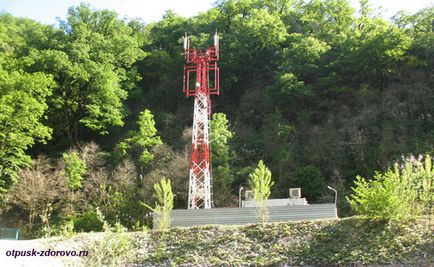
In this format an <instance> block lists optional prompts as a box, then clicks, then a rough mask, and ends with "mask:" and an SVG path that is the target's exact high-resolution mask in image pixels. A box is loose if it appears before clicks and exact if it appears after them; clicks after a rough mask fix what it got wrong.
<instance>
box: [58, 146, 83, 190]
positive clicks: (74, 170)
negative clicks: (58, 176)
mask: <svg viewBox="0 0 434 267" xmlns="http://www.w3.org/2000/svg"><path fill="white" fill-rule="evenodd" d="M63 161H64V162H65V174H64V175H65V176H66V178H67V181H68V186H69V188H71V189H73V190H75V189H79V188H81V182H82V180H83V175H84V174H85V173H86V170H87V169H86V164H85V163H84V162H83V160H82V159H80V156H79V154H78V153H77V152H76V151H72V152H69V153H64V154H63Z"/></svg>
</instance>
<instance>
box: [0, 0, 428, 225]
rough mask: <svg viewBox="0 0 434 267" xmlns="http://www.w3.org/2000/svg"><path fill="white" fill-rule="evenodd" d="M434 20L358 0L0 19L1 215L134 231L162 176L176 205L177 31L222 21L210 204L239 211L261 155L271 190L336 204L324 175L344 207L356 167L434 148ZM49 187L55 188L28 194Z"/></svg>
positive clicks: (181, 177) (185, 145)
mask: <svg viewBox="0 0 434 267" xmlns="http://www.w3.org/2000/svg"><path fill="white" fill-rule="evenodd" d="M433 18H434V7H430V8H426V9H423V10H420V11H419V12H417V13H415V14H405V13H398V14H397V15H396V16H394V17H393V19H391V20H390V21H386V20H384V19H382V18H381V17H379V16H378V15H376V11H375V10H371V8H370V7H369V3H368V1H365V0H363V1H361V9H360V11H359V12H355V10H354V9H353V8H352V7H351V5H350V4H349V2H348V1H346V0H332V1H325V0H313V1H301V0H296V1H290V0H279V1H259V0H222V1H218V2H217V3H216V5H215V7H213V8H212V9H210V10H208V11H206V12H203V13H200V14H199V15H197V16H194V17H192V18H183V17H181V16H178V15H176V14H175V13H173V12H171V11H168V12H167V13H166V14H165V15H164V17H163V19H162V20H161V21H159V22H156V23H149V24H145V23H143V22H142V21H138V20H128V19H119V18H118V16H117V14H116V13H115V12H113V11H106V10H102V11H98V10H93V9H92V8H91V7H89V6H87V5H86V4H81V5H79V6H77V7H71V8H70V9H69V11H68V15H67V17H66V19H65V20H62V21H59V23H58V24H57V25H55V26H49V25H42V24H39V23H37V22H34V21H32V20H29V19H23V18H16V17H13V16H11V15H9V14H0V208H1V209H2V213H3V214H6V216H2V217H1V219H0V221H4V223H5V224H11V225H15V224H16V222H17V221H21V222H22V223H23V224H24V223H25V222H27V223H30V225H32V224H33V223H35V224H37V225H39V226H41V225H43V224H44V225H45V226H46V227H51V226H52V225H53V224H50V223H48V222H49V221H50V222H53V223H54V224H56V225H63V224H66V223H68V224H70V223H71V222H73V223H74V225H75V226H83V227H84V228H82V229H85V228H86V225H92V222H94V221H95V220H96V215H95V209H96V208H97V207H98V208H100V210H101V212H102V213H103V214H104V215H105V217H106V219H107V220H109V221H112V222H114V221H117V220H119V221H121V223H122V224H123V225H125V226H127V227H129V228H135V227H140V226H141V225H142V224H145V223H146V220H147V219H146V218H143V213H144V212H145V211H146V210H145V208H144V207H142V205H140V201H144V202H146V203H150V202H151V200H152V193H153V192H152V191H153V184H154V183H156V182H158V181H160V180H161V178H162V177H167V178H169V179H171V185H172V188H173V193H174V196H175V197H174V205H175V208H184V207H185V206H186V202H187V183H188V159H189V149H190V142H191V122H192V99H187V98H185V97H184V96H183V95H182V92H181V87H182V65H183V56H182V52H183V51H182V38H181V37H182V35H183V34H184V32H188V33H189V34H190V35H191V44H192V46H194V47H205V46H207V45H208V44H209V43H211V42H212V40H211V36H212V34H214V32H215V30H216V29H218V31H219V33H220V37H221V44H220V48H221V49H220V50H221V51H220V52H221V55H220V67H221V88H222V90H221V95H220V96H218V97H213V100H212V101H213V107H212V110H213V112H218V113H219V114H216V115H214V116H213V118H212V122H211V126H212V127H213V128H212V129H211V140H212V144H211V146H212V150H213V151H212V158H213V162H214V167H213V173H214V188H213V190H214V193H215V195H214V200H215V205H216V206H227V205H236V201H237V193H238V189H239V187H240V186H246V185H247V179H248V174H249V173H251V172H252V171H253V168H254V166H255V164H256V163H257V162H258V161H259V160H263V161H264V162H265V163H266V164H267V166H268V167H269V168H270V171H271V172H272V173H273V178H272V180H273V182H274V183H275V185H276V186H274V187H273V190H272V192H271V197H287V194H288V187H301V188H302V195H303V196H306V197H307V198H308V201H309V202H325V201H330V202H331V201H333V200H332V199H333V194H332V193H331V192H329V191H327V190H326V186H327V185H330V186H333V187H335V188H338V189H339V196H340V201H339V207H340V208H341V213H340V214H341V215H345V214H349V213H350V212H351V210H350V207H349V205H348V203H346V202H345V198H344V197H343V196H344V195H345V194H347V193H348V192H350V188H351V187H352V186H354V179H355V177H356V176H357V175H360V176H361V177H372V176H373V175H374V173H375V171H377V170H378V171H385V170H387V169H388V168H389V167H391V166H393V164H394V162H396V160H397V159H399V158H400V157H401V156H402V155H405V156H406V155H408V154H410V153H413V154H414V155H417V154H427V153H431V154H432V152H433V144H434V120H433V114H434V105H433V99H432V95H433V93H434V91H433V90H434V88H433V86H432V85H433V84H434V80H433V79H434V77H433V75H432V71H433V68H434V47H433V45H432V44H433V43H434V32H433V24H432V21H433ZM43 155H45V156H43ZM32 158H33V159H34V161H33V164H32V163H31V162H32ZM32 177H33V178H32ZM51 183H54V185H53V188H58V189H56V190H57V191H58V192H56V193H55V194H52V193H50V192H46V191H45V190H43V191H42V192H44V194H41V195H39V196H37V201H35V202H34V203H31V202H29V199H28V198H25V197H23V194H27V192H28V191H29V190H31V189H30V188H33V189H34V190H38V188H41V187H43V185H44V184H45V185H46V184H51ZM35 212H37V213H38V214H36V213H35ZM17 218H19V220H17ZM87 230H89V229H87Z"/></svg>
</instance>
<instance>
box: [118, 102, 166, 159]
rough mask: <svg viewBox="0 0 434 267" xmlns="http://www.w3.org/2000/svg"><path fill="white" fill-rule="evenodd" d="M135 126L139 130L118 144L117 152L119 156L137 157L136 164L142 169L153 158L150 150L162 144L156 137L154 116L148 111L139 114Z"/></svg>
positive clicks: (132, 132)
mask: <svg viewBox="0 0 434 267" xmlns="http://www.w3.org/2000/svg"><path fill="white" fill-rule="evenodd" d="M137 125H138V126H139V130H138V131H131V132H130V133H129V136H130V137H128V138H126V139H124V140H123V141H121V142H120V143H119V144H118V150H119V152H120V154H121V156H126V155H127V153H132V156H133V158H135V157H137V160H138V162H139V163H140V164H141V166H142V167H143V166H146V165H147V164H148V163H149V162H150V161H151V160H152V159H153V158H154V156H153V155H152V153H151V149H152V148H153V147H154V146H156V145H161V144H162V143H163V142H162V141H161V138H160V137H159V136H158V135H157V129H156V128H155V121H154V115H152V113H151V111H149V110H148V109H145V110H144V111H142V112H141V113H140V116H139V119H138V120H137Z"/></svg>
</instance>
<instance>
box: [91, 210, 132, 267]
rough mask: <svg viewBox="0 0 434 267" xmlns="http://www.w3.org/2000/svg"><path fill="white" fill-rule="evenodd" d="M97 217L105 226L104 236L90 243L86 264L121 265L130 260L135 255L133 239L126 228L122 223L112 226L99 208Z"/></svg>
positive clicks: (97, 265) (92, 266) (96, 265)
mask: <svg viewBox="0 0 434 267" xmlns="http://www.w3.org/2000/svg"><path fill="white" fill-rule="evenodd" d="M96 214H97V217H98V219H99V221H100V223H101V224H103V228H104V236H103V237H102V239H101V240H96V241H93V242H91V243H89V244H88V246H87V249H88V250H89V257H86V259H85V266H90V267H94V266H95V267H99V266H120V265H122V263H125V262H128V261H130V260H131V259H132V255H133V240H132V238H131V237H130V236H129V235H128V233H127V231H126V228H125V227H123V226H122V225H121V224H120V223H116V224H115V225H114V226H110V225H109V224H108V222H107V221H106V220H105V218H104V216H103V215H102V213H101V212H100V210H99V209H97V211H96Z"/></svg>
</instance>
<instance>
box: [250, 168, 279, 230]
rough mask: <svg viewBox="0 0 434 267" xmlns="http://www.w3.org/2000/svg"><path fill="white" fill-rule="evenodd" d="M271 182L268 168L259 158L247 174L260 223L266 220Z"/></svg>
mask: <svg viewBox="0 0 434 267" xmlns="http://www.w3.org/2000/svg"><path fill="white" fill-rule="evenodd" d="M273 184H274V182H273V181H272V180H271V172H270V170H269V169H268V168H267V166H265V164H264V162H263V161H262V160H260V161H259V163H258V167H257V168H256V169H255V171H254V172H253V173H251V174H250V175H249V188H250V190H252V191H253V195H254V197H255V202H256V205H257V206H258V213H259V217H260V219H261V222H262V224H265V223H267V221H268V208H267V199H268V197H269V196H270V193H271V187H272V186H273Z"/></svg>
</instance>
